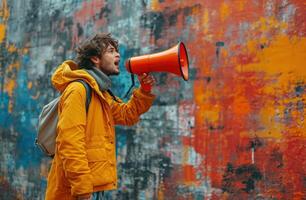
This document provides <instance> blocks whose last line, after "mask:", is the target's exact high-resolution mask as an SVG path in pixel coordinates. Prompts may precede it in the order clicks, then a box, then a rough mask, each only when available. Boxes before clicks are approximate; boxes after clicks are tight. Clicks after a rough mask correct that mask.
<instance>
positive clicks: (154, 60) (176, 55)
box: [125, 42, 189, 94]
mask: <svg viewBox="0 0 306 200" xmlns="http://www.w3.org/2000/svg"><path fill="white" fill-rule="evenodd" d="M125 67H126V69H127V71H128V72H130V73H131V74H137V75H139V74H143V73H149V72H168V73H172V74H175V75H177V76H181V77H182V78H183V79H184V80H185V81H187V80H188V79H189V73H188V72H189V62H188V54H187V50H186V47H185V45H184V43H183V42H179V43H178V44H177V45H175V46H174V47H172V48H170V49H168V50H165V51H162V52H159V53H154V54H148V55H143V56H135V57H131V58H129V59H128V60H127V61H126V62H125ZM132 82H133V83H132V84H133V85H132V86H131V87H130V89H129V91H128V92H127V94H128V93H129V92H130V90H131V89H132V87H134V77H133V76H132Z"/></svg>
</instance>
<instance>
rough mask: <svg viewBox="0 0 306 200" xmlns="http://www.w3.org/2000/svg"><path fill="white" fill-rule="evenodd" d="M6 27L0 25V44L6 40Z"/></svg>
mask: <svg viewBox="0 0 306 200" xmlns="http://www.w3.org/2000/svg"><path fill="white" fill-rule="evenodd" d="M5 32H6V26H5V25H4V24H0V43H2V42H3V40H4V38H5Z"/></svg>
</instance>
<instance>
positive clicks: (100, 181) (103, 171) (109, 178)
mask: <svg viewBox="0 0 306 200" xmlns="http://www.w3.org/2000/svg"><path fill="white" fill-rule="evenodd" d="M87 159H88V165H89V168H90V170H91V175H92V178H93V185H94V186H100V185H105V184H109V183H112V182H113V181H114V179H115V176H114V169H113V167H112V166H111V164H110V162H109V160H108V159H107V155H106V151H105V149H102V148H97V149H88V150H87Z"/></svg>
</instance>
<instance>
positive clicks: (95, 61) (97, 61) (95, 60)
mask: <svg viewBox="0 0 306 200" xmlns="http://www.w3.org/2000/svg"><path fill="white" fill-rule="evenodd" d="M90 60H91V62H93V64H95V65H96V64H98V63H99V62H100V59H99V58H98V57H97V56H93V57H91V58H90Z"/></svg>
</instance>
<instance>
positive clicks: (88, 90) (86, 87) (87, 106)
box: [77, 79, 91, 113]
mask: <svg viewBox="0 0 306 200" xmlns="http://www.w3.org/2000/svg"><path fill="white" fill-rule="evenodd" d="M77 82H80V83H82V84H83V85H84V87H85V89H86V113H87V112H88V108H89V104H90V101H91V87H90V86H89V85H88V83H87V82H86V81H83V80H81V79H79V80H77Z"/></svg>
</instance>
